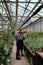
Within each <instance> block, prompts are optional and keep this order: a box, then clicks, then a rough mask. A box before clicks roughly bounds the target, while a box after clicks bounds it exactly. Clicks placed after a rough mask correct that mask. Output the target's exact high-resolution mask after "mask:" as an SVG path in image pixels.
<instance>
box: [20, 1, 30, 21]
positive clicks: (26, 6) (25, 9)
mask: <svg viewBox="0 0 43 65" xmlns="http://www.w3.org/2000/svg"><path fill="white" fill-rule="evenodd" d="M30 1H31V0H29V2H30ZM29 4H30V3H28V4H27V5H26V7H25V10H24V13H23V16H24V14H25V11H26V10H27V7H28V6H29ZM22 18H23V17H22ZM22 18H21V20H20V21H22Z"/></svg>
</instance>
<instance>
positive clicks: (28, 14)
mask: <svg viewBox="0 0 43 65" xmlns="http://www.w3.org/2000/svg"><path fill="white" fill-rule="evenodd" d="M40 1H41V0H39V1H38V3H36V5H35V6H34V8H33V9H32V10H31V11H30V13H29V14H28V16H27V17H26V19H27V18H28V17H29V15H30V14H31V13H32V12H33V10H34V9H35V8H36V6H37V5H38V4H39V2H40ZM26 19H25V20H26ZM25 20H24V21H25Z"/></svg>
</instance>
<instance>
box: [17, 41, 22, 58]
mask: <svg viewBox="0 0 43 65" xmlns="http://www.w3.org/2000/svg"><path fill="white" fill-rule="evenodd" d="M16 45H17V50H16V58H18V57H19V56H20V50H21V53H22V50H23V40H18V41H17V44H16Z"/></svg>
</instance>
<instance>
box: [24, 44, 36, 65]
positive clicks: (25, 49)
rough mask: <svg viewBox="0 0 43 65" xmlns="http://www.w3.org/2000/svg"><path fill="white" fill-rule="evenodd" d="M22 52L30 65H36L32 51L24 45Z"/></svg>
mask: <svg viewBox="0 0 43 65" xmlns="http://www.w3.org/2000/svg"><path fill="white" fill-rule="evenodd" d="M24 52H25V54H26V57H27V59H28V61H29V62H30V64H31V65H36V55H35V53H34V52H33V50H32V49H30V48H28V47H27V45H26V44H24Z"/></svg>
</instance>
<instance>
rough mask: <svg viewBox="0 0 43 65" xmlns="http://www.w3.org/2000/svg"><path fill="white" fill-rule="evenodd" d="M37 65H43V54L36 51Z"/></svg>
mask: <svg viewBox="0 0 43 65" xmlns="http://www.w3.org/2000/svg"><path fill="white" fill-rule="evenodd" d="M36 55H37V65H43V52H38V51H36Z"/></svg>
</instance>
